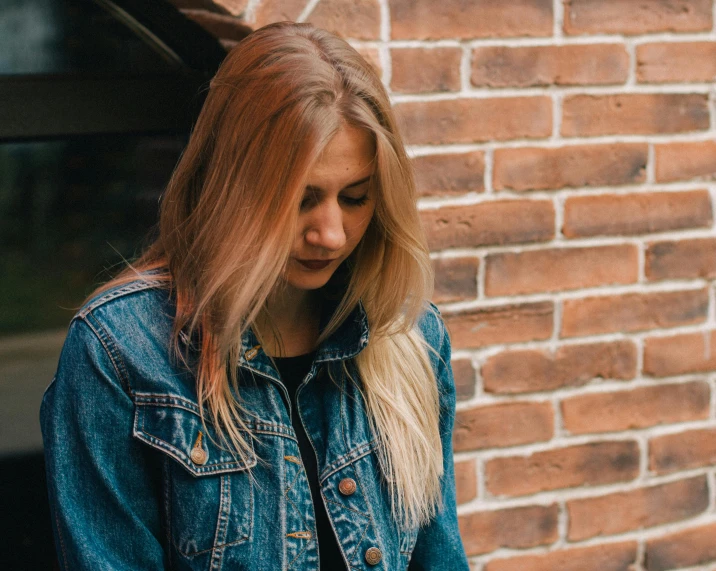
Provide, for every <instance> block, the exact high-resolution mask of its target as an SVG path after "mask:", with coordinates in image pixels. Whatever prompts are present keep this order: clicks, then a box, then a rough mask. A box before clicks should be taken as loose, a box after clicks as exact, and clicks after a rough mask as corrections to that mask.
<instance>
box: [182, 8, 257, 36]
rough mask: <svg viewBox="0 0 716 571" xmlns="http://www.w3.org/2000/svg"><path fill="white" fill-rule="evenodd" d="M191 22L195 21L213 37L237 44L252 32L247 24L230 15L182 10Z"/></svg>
mask: <svg viewBox="0 0 716 571" xmlns="http://www.w3.org/2000/svg"><path fill="white" fill-rule="evenodd" d="M182 14H184V15H185V16H186V17H187V18H189V19H190V20H193V21H194V22H196V23H197V24H199V25H200V26H201V27H202V28H204V29H205V30H206V31H207V32H209V33H210V34H211V35H212V36H214V37H216V38H220V39H222V40H234V41H236V42H238V41H240V40H242V39H244V38H245V37H246V36H247V35H248V34H249V33H250V32H251V28H249V27H248V26H247V25H246V24H245V22H244V21H243V20H241V19H239V18H237V17H235V16H232V15H229V14H217V13H215V12H210V11H207V10H191V9H190V10H182Z"/></svg>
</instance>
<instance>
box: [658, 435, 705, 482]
mask: <svg viewBox="0 0 716 571" xmlns="http://www.w3.org/2000/svg"><path fill="white" fill-rule="evenodd" d="M712 465H716V428H705V429H703V430H688V431H686V432H680V433H678V434H667V435H666V436H657V437H654V438H652V439H651V440H649V469H650V470H652V471H654V472H657V473H659V474H664V473H666V472H674V471H677V470H679V471H681V470H690V469H692V468H701V467H702V466H712Z"/></svg>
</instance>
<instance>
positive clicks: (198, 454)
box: [189, 431, 209, 466]
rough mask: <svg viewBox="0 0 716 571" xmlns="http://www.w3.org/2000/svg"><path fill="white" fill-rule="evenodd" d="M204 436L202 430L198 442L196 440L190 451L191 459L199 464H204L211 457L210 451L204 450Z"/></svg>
mask: <svg viewBox="0 0 716 571" xmlns="http://www.w3.org/2000/svg"><path fill="white" fill-rule="evenodd" d="M202 436H203V435H202V433H201V431H200V432H199V436H198V437H197V439H196V442H194V448H192V449H191V452H190V453H189V458H191V461H192V462H194V464H196V465H197V466H203V465H204V464H206V461H207V460H208V459H209V453H208V452H207V451H206V450H204V447H203V446H202V445H201V440H202Z"/></svg>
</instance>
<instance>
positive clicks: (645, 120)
mask: <svg viewBox="0 0 716 571" xmlns="http://www.w3.org/2000/svg"><path fill="white" fill-rule="evenodd" d="M709 124H710V116H709V104H708V96H707V95H705V94H699V93H621V94H618V95H570V96H567V97H565V98H564V102H563V117H562V135H563V136H565V137H593V136H596V135H652V134H659V133H687V132H691V131H706V130H708V128H709Z"/></svg>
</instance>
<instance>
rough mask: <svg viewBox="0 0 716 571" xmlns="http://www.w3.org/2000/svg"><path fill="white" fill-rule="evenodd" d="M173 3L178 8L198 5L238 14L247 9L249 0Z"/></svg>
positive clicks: (192, 0)
mask: <svg viewBox="0 0 716 571" xmlns="http://www.w3.org/2000/svg"><path fill="white" fill-rule="evenodd" d="M171 3H172V4H173V5H174V6H176V7H177V8H183V7H184V6H188V7H196V6H197V5H198V6H201V7H202V8H207V9H210V10H215V11H216V12H222V11H225V12H227V13H229V14H233V15H234V16H238V15H240V14H243V12H244V10H246V6H247V5H248V3H249V0H201V1H199V2H197V0H171Z"/></svg>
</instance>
